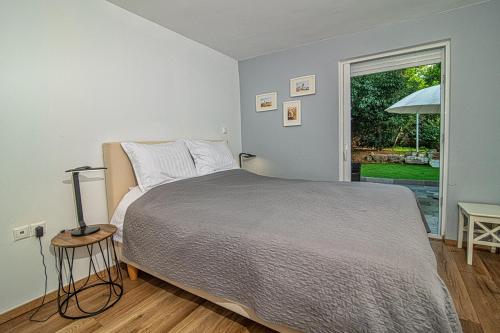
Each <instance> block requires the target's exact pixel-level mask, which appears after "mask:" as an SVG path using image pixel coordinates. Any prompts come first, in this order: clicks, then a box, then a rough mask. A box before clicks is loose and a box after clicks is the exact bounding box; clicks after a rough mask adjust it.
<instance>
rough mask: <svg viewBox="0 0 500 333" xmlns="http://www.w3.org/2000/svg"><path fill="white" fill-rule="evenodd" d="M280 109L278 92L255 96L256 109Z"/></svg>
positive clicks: (259, 110) (260, 110) (258, 110)
mask: <svg viewBox="0 0 500 333" xmlns="http://www.w3.org/2000/svg"><path fill="white" fill-rule="evenodd" d="M276 109H278V94H277V93H275V92H272V93H266V94H261V95H257V96H255V111H257V112H262V111H271V110H276Z"/></svg>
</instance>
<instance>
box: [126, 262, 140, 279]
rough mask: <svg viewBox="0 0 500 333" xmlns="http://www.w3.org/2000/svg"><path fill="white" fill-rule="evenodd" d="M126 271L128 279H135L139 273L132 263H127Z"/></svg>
mask: <svg viewBox="0 0 500 333" xmlns="http://www.w3.org/2000/svg"><path fill="white" fill-rule="evenodd" d="M127 272H128V277H129V278H130V280H132V281H135V280H137V275H139V270H138V269H137V268H135V267H134V266H132V265H129V264H127Z"/></svg>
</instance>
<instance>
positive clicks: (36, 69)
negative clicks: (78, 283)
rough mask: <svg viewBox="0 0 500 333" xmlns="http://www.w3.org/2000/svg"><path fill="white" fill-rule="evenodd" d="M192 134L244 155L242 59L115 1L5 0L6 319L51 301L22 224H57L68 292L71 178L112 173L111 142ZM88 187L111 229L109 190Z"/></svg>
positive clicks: (0, 198)
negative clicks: (106, 156) (76, 171)
mask: <svg viewBox="0 0 500 333" xmlns="http://www.w3.org/2000/svg"><path fill="white" fill-rule="evenodd" d="M222 126H225V127H227V128H228V129H229V134H228V135H227V136H221V134H220V129H221V127H222ZM183 136H190V137H198V138H219V137H224V138H226V139H228V140H229V142H230V145H231V148H232V149H233V152H234V153H237V152H239V151H240V150H241V136H240V113H239V81H238V65H237V62H236V61H235V60H233V59H231V58H229V57H227V56H225V55H222V54H220V53H218V52H216V51H214V50H212V49H209V48H207V47H205V46H203V45H201V44H199V43H196V42H194V41H191V40H189V39H186V38H184V37H182V36H180V35H178V34H176V33H174V32H171V31H169V30H167V29H165V28H163V27H160V26H159V25H156V24H154V23H152V22H149V21H147V20H145V19H143V18H141V17H138V16H136V15H134V14H131V13H129V12H127V11H125V10H123V9H121V8H119V7H116V6H115V5H112V4H111V3H109V2H106V1H102V0H85V1H76V0H75V1H70V0H59V1H58V0H50V1H37V0H32V1H24V0H22V1H21V0H16V1H3V0H0V147H1V148H0V151H1V156H2V158H1V161H0V173H1V177H0V205H1V207H0V214H1V215H0V267H2V274H0V313H1V312H4V311H6V310H8V309H10V308H13V307H15V306H17V305H20V304H22V303H25V302H27V301H29V300H31V299H33V298H35V297H38V296H40V295H41V294H42V293H43V274H42V272H43V271H42V265H41V257H40V255H39V253H38V243H37V241H36V239H35V238H30V239H25V240H21V241H18V242H14V241H13V236H12V228H13V227H15V226H20V225H25V224H30V223H34V222H37V221H40V220H45V221H47V231H48V234H47V235H46V236H45V237H44V241H43V245H44V252H45V254H46V256H47V264H48V272H49V290H53V289H55V288H56V274H55V268H54V258H53V254H52V253H50V252H49V243H50V239H51V238H52V237H53V236H54V235H55V234H56V233H57V232H58V231H59V230H61V229H63V228H69V227H74V226H76V220H75V211H74V204H73V196H72V188H71V185H68V184H64V183H63V181H64V180H66V179H69V176H68V175H66V174H65V173H64V170H66V169H69V168H71V167H75V166H80V165H93V166H99V165H102V151H101V143H103V142H107V141H120V140H144V139H147V140H158V139H172V138H178V137H183ZM97 176H99V174H97ZM101 176H102V175H101ZM82 187H83V196H84V201H85V214H86V219H87V223H89V224H94V223H106V221H107V215H106V214H107V213H106V198H105V189H104V181H95V182H85V183H82ZM80 268H81V267H80Z"/></svg>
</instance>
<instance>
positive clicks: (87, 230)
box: [66, 166, 106, 237]
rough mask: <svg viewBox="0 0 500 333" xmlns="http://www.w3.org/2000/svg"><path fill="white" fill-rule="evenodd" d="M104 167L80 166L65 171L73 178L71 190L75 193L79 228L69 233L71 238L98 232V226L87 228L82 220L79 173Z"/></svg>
mask: <svg viewBox="0 0 500 333" xmlns="http://www.w3.org/2000/svg"><path fill="white" fill-rule="evenodd" d="M105 169H106V168H104V167H99V168H92V167H89V166H82V167H78V168H74V169H70V170H66V172H71V173H72V176H73V189H74V191H75V204H76V214H77V216H78V225H79V226H80V227H79V228H76V229H73V230H72V231H71V235H72V236H76V237H78V236H86V235H90V234H93V233H94V232H97V231H99V229H100V228H99V226H95V225H91V226H87V224H86V223H85V221H84V219H83V208H82V194H81V192H80V177H79V175H80V172H83V171H93V170H105Z"/></svg>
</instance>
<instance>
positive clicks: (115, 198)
mask: <svg viewBox="0 0 500 333" xmlns="http://www.w3.org/2000/svg"><path fill="white" fill-rule="evenodd" d="M164 142H168V141H146V142H140V143H144V144H157V143H164ZM102 153H103V157H104V166H105V167H106V168H108V169H107V170H106V199H107V200H108V221H109V220H111V216H112V215H113V213H114V211H115V209H116V207H117V206H118V204H119V203H120V200H121V199H122V198H123V196H124V195H125V194H126V193H127V192H128V191H129V188H130V187H133V186H136V185H137V181H136V179H135V175H134V169H133V168H132V164H131V163H130V160H129V159H128V156H127V154H125V151H123V148H122V146H121V145H120V142H107V143H103V144H102Z"/></svg>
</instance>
